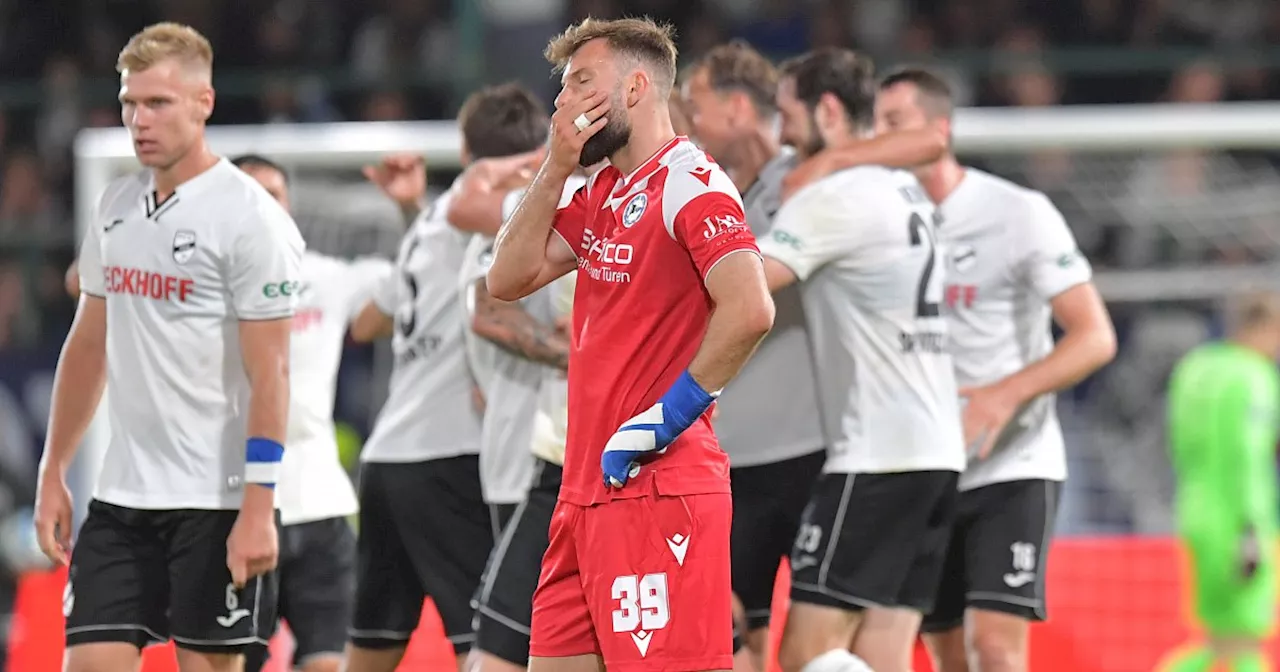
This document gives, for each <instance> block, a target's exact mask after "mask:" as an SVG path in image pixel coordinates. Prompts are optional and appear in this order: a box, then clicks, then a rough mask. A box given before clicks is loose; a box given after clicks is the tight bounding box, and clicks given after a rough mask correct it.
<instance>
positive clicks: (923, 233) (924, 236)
mask: <svg viewBox="0 0 1280 672" xmlns="http://www.w3.org/2000/svg"><path fill="white" fill-rule="evenodd" d="M907 231H908V232H909V234H910V236H911V247H919V246H921V245H928V246H929V257H928V259H926V260H925V262H924V270H923V271H921V272H920V282H919V284H917V285H916V317H918V318H919V317H938V316H939V315H940V314H941V310H940V309H939V304H940V303H941V296H940V295H941V287H938V288H935V287H934V286H933V285H934V284H935V283H934V282H933V266H934V263H936V261H937V251H938V250H937V247H938V246H937V241H935V240H934V237H933V229H931V228H929V225H928V224H927V223H925V221H924V217H922V216H921V215H920V213H918V212H913V213H911V219H909V220H907ZM934 289H938V291H936V292H935V291H933V290H934ZM930 297H937V298H938V299H939V300H937V301H931V300H930Z"/></svg>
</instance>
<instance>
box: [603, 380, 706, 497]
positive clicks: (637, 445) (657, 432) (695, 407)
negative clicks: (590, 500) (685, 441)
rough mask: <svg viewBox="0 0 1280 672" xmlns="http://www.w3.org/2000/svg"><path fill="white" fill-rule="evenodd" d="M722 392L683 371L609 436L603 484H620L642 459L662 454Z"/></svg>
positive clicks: (625, 482)
mask: <svg viewBox="0 0 1280 672" xmlns="http://www.w3.org/2000/svg"><path fill="white" fill-rule="evenodd" d="M717 396H719V393H718V392H717V393H715V394H712V393H710V392H707V391H706V390H704V389H702V386H701V385H699V384H698V381H696V380H694V379H693V376H691V375H689V372H688V371H685V372H684V373H681V374H680V377H679V378H677V379H676V382H675V383H674V384H672V385H671V389H669V390H667V393H666V394H664V395H662V398H661V399H659V400H658V403H656V404H654V405H653V406H650V407H649V409H648V410H646V411H644V412H643V413H641V414H639V415H637V416H635V417H634V418H631V419H630V420H628V421H626V422H624V423H622V426H621V427H619V428H618V431H616V432H614V433H613V436H611V437H609V442H608V443H606V444H605V446H604V454H602V455H601V456H600V470H601V471H602V472H604V486H605V487H606V488H608V487H614V488H621V487H622V486H624V485H626V484H627V480H628V479H631V478H635V476H636V474H639V473H640V462H639V460H640V459H641V458H643V457H645V456H646V455H661V454H662V453H663V452H665V451H666V450H667V446H669V445H671V442H672V441H675V440H676V437H678V436H680V433H681V432H683V431H684V430H686V429H689V427H690V426H691V425H692V424H693V423H694V422H697V420H698V418H699V417H701V416H702V414H703V413H705V412H706V411H707V409H708V408H709V407H710V406H711V403H712V402H714V401H715V400H716V397H717Z"/></svg>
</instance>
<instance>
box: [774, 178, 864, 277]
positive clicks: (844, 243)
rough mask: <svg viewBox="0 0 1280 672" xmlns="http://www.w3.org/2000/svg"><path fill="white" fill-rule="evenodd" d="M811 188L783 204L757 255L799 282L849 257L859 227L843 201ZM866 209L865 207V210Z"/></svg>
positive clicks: (854, 246)
mask: <svg viewBox="0 0 1280 672" xmlns="http://www.w3.org/2000/svg"><path fill="white" fill-rule="evenodd" d="M833 196H834V195H832V194H829V193H827V190H825V189H823V188H822V187H821V186H811V187H809V188H807V189H804V190H802V191H800V192H799V193H797V194H796V195H795V196H793V197H792V198H791V200H789V201H787V202H786V203H784V204H783V206H782V209H780V210H778V214H777V215H775V216H774V220H773V229H771V230H770V232H769V235H768V236H767V237H766V238H764V239H762V240H761V241H760V253H761V254H763V255H764V256H766V257H771V258H773V259H776V260H778V261H780V262H782V263H783V264H784V265H785V266H786V267H787V268H789V269H791V272H792V273H795V274H796V278H797V279H799V280H802V281H803V280H806V279H808V278H809V276H811V275H813V274H814V273H815V272H816V271H817V270H818V269H820V268H822V267H823V265H825V264H827V263H829V262H831V261H833V260H835V259H838V258H840V257H842V256H844V255H847V254H849V253H850V252H852V251H853V250H854V249H856V248H857V246H858V243H859V237H858V229H859V227H858V225H857V222H856V221H855V217H853V215H852V213H851V212H849V209H848V208H846V207H844V206H845V203H844V200H843V199H840V198H834V197H833ZM864 207H865V206H864Z"/></svg>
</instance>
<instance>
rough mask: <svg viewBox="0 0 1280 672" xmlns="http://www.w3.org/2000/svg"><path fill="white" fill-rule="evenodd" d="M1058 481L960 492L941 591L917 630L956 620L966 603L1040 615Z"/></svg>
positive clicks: (945, 625) (1033, 617)
mask: <svg viewBox="0 0 1280 672" xmlns="http://www.w3.org/2000/svg"><path fill="white" fill-rule="evenodd" d="M1061 489H1062V484H1061V483H1058V482H1056V481H1044V480H1026V481H1009V482H1007V483H994V484H992V485H987V486H983V487H981V488H975V489H973V490H968V491H966V492H962V493H960V503H959V505H958V507H957V512H956V520H955V526H954V527H953V528H952V532H951V543H950V544H949V545H948V548H947V560H946V564H945V565H944V569H943V573H942V583H941V585H940V586H939V588H938V599H937V602H936V604H935V605H934V608H933V613H931V614H929V615H928V616H926V617H925V619H924V623H923V624H922V625H921V629H922V630H924V631H925V632H941V631H945V630H951V629H953V628H957V627H960V626H961V625H963V624H964V612H965V609H966V608H970V607H972V608H975V609H985V610H989V611H999V612H1003V613H1007V614H1012V615H1014V616H1021V617H1022V618H1025V619H1027V620H1029V621H1043V620H1044V619H1045V617H1046V615H1047V614H1046V612H1045V580H1044V579H1045V561H1046V560H1047V558H1048V552H1049V543H1050V540H1051V539H1052V538H1053V524H1054V519H1055V518H1056V517H1057V514H1058V496H1059V494H1060V492H1061Z"/></svg>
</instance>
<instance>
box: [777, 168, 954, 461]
mask: <svg viewBox="0 0 1280 672" xmlns="http://www.w3.org/2000/svg"><path fill="white" fill-rule="evenodd" d="M933 217H934V209H933V205H932V204H931V203H930V202H929V199H928V197H927V196H926V195H925V194H924V191H923V190H922V189H921V188H920V186H919V184H918V183H917V182H916V181H915V179H914V178H912V177H911V176H910V175H908V174H906V173H901V172H896V171H891V170H887V169H884V168H878V167H862V168H853V169H850V170H845V171H841V172H839V173H836V174H835V175H832V176H830V177H828V178H825V179H823V180H820V181H819V182H816V183H814V184H812V185H810V186H808V187H806V188H805V189H803V190H801V191H800V192H799V193H797V194H796V195H795V196H793V197H792V199H791V200H790V201H788V202H787V203H786V205H784V206H783V207H782V210H780V211H779V212H778V215H777V217H776V218H775V222H774V228H773V231H772V234H771V235H770V236H769V237H768V238H766V239H764V240H762V241H760V251H761V252H762V253H763V254H764V255H765V256H767V257H772V258H774V259H776V260H778V261H780V262H782V263H784V264H786V265H787V267H789V268H790V269H791V270H792V271H793V272H794V273H795V274H796V277H797V278H798V279H799V280H801V281H802V282H803V283H804V284H803V285H802V287H801V295H802V296H803V299H804V308H805V315H806V317H807V318H808V321H809V336H810V338H811V339H812V340H813V353H814V356H815V358H816V359H817V361H818V362H819V363H820V366H818V369H817V378H818V398H819V400H820V402H819V403H821V404H822V419H823V427H824V433H825V434H826V437H827V441H828V444H827V445H828V450H829V451H830V453H829V457H828V459H827V464H826V471H827V472H828V473H887V472H902V471H928V470H947V471H962V470H963V469H964V463H965V456H964V446H963V443H964V439H963V436H962V431H961V428H960V414H959V410H958V408H957V400H956V382H955V374H954V372H953V371H952V364H951V357H950V356H948V355H947V353H946V323H945V320H944V319H943V318H942V316H941V309H940V306H939V305H938V304H939V303H940V301H941V298H942V281H943V278H942V274H943V263H942V260H941V259H938V258H936V257H937V252H936V249H935V245H934V221H933Z"/></svg>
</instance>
